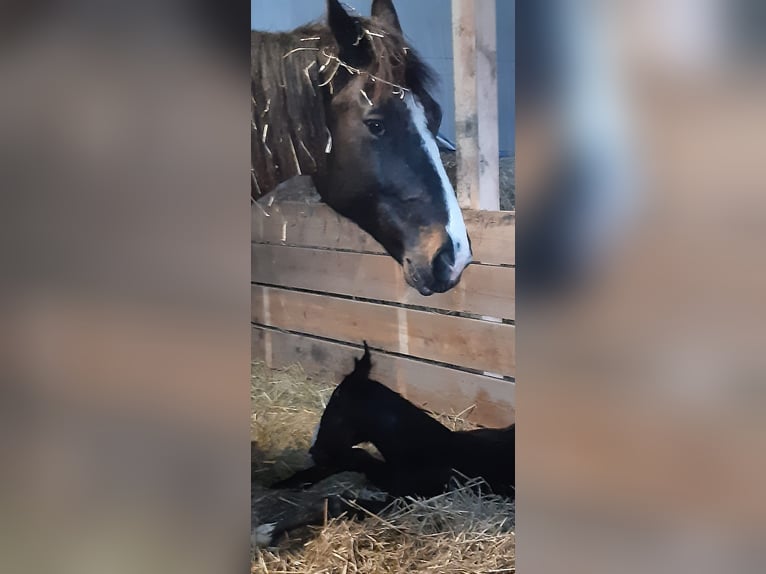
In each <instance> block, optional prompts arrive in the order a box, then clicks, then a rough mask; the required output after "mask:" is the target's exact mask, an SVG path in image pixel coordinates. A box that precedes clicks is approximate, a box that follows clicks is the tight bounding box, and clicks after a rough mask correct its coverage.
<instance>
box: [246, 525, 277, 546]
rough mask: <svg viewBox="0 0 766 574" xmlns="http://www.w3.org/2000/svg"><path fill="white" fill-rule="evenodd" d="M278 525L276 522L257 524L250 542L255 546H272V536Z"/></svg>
mask: <svg viewBox="0 0 766 574" xmlns="http://www.w3.org/2000/svg"><path fill="white" fill-rule="evenodd" d="M276 526H277V523H276V522H270V523H268V524H261V525H260V526H256V527H255V528H254V529H253V532H252V533H251V534H250V543H251V544H253V545H255V546H271V537H272V535H273V534H274V528H275V527H276Z"/></svg>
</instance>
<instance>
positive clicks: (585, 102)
mask: <svg viewBox="0 0 766 574" xmlns="http://www.w3.org/2000/svg"><path fill="white" fill-rule="evenodd" d="M516 10H517V12H516V27H517V46H516V66H517V78H516V98H517V99H516V101H517V107H516V122H517V123H516V126H517V142H516V150H517V162H518V169H517V188H518V199H517V214H518V219H517V221H518V227H517V246H518V254H517V262H518V263H517V279H518V287H517V309H518V320H517V328H518V338H517V356H518V371H517V421H518V424H519V432H518V435H517V436H518V439H517V449H518V451H517V468H518V476H517V497H518V504H517V517H518V532H519V534H518V538H517V544H518V564H519V570H520V571H521V572H554V571H568V572H645V571H652V572H690V571H695V572H715V571H731V572H734V571H736V572H758V571H762V570H763V567H764V564H765V563H766V562H764V554H763V553H764V546H763V544H762V541H763V540H766V505H765V504H764V500H765V499H764V497H763V496H762V493H761V489H762V485H763V484H764V479H765V478H766V461H765V460H764V457H763V455H762V453H763V452H764V446H765V443H764V440H766V418H764V416H763V414H764V412H766V411H764V408H765V407H766V377H765V376H764V375H765V374H766V368H765V367H766V364H765V363H764V359H763V353H762V351H761V350H762V348H763V342H764V341H766V337H765V336H764V335H766V333H765V332H764V327H763V325H764V322H763V318H764V303H765V302H764V298H763V293H764V292H766V291H764V288H765V287H766V270H765V269H764V265H763V263H762V260H763V256H762V254H761V251H762V246H763V245H764V240H765V239H766V210H765V209H764V207H766V197H764V193H763V192H764V190H765V189H766V187H765V186H764V172H763V160H764V159H766V156H764V150H766V146H765V145H764V143H766V142H764V133H766V132H764V127H766V108H765V107H764V102H766V98H765V97H764V96H766V75H764V72H765V71H766V69H764V62H766V59H765V58H764V56H766V50H765V49H764V47H765V46H766V42H765V41H764V40H765V38H764V30H766V28H765V27H764V26H763V23H764V15H765V12H766V11H764V3H763V2H753V1H716V0H707V1H695V0H668V1H665V0H663V1H662V2H653V1H651V2H598V1H591V2H588V1H584V2H578V3H573V2H557V1H543V2H534V3H531V2H530V3H522V2H517V3H516ZM758 541H760V542H758Z"/></svg>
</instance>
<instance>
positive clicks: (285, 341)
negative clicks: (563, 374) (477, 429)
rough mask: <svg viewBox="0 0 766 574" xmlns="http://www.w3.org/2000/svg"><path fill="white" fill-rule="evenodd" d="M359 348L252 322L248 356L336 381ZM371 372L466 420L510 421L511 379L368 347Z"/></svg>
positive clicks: (418, 401) (430, 406)
mask: <svg viewBox="0 0 766 574" xmlns="http://www.w3.org/2000/svg"><path fill="white" fill-rule="evenodd" d="M360 354H361V349H360V348H359V347H354V346H351V345H347V344H341V343H335V342H330V341H323V340H321V339H315V338H312V337H305V336H299V335H293V334H291V333H282V332H279V331H274V330H272V329H264V328H262V327H257V326H256V327H253V337H252V356H253V359H254V360H263V361H265V362H266V364H267V365H268V366H269V367H275V368H280V367H286V366H288V365H292V364H296V363H297V364H300V365H301V367H303V369H304V371H306V374H307V375H309V376H318V377H322V378H328V379H330V380H332V381H335V382H340V381H341V380H342V377H343V376H344V375H346V374H347V373H348V372H349V371H350V370H351V369H352V368H353V364H354V362H353V360H352V359H353V358H354V357H358V356H360ZM372 376H373V378H375V379H376V380H378V381H380V382H381V383H383V384H385V385H388V386H389V387H390V388H392V389H394V390H395V391H397V392H399V393H401V394H402V396H404V397H406V398H407V399H408V400H410V401H412V402H414V403H415V404H417V405H419V406H421V407H423V408H426V409H428V410H431V411H433V412H437V413H444V414H454V413H461V412H464V411H465V415H464V417H465V418H466V419H467V420H470V421H472V422H475V423H477V424H480V425H484V426H488V427H503V426H506V425H509V424H511V423H513V422H514V420H515V408H514V405H515V392H516V385H515V383H512V382H509V381H503V380H499V379H494V378H492V377H485V376H483V375H477V374H473V373H466V372H465V371H458V370H456V369H450V368H447V367H442V366H439V365H432V364H429V363H424V362H421V361H416V360H413V359H406V358H402V357H395V356H393V355H388V354H384V353H381V352H375V351H373V369H372Z"/></svg>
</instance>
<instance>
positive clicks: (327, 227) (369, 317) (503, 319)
mask: <svg viewBox="0 0 766 574" xmlns="http://www.w3.org/2000/svg"><path fill="white" fill-rule="evenodd" d="M464 216H465V219H466V224H467V226H468V232H469V234H470V236H471V242H472V247H473V252H474V260H475V262H474V263H473V264H472V265H470V266H469V267H468V269H466V271H465V272H464V273H463V278H462V280H461V282H460V284H459V285H458V286H457V287H456V288H454V289H453V290H451V291H450V292H448V293H443V294H438V295H432V296H430V297H424V296H422V295H420V294H418V293H417V292H416V291H415V290H413V289H411V288H410V287H408V286H407V285H406V284H405V282H404V278H403V277H402V271H401V268H400V267H399V265H397V263H396V262H395V261H394V260H393V259H391V258H390V257H389V256H388V255H385V254H384V251H383V249H382V247H381V246H380V245H379V244H378V243H377V242H376V241H375V240H374V239H372V237H370V236H369V235H367V234H365V233H364V232H362V231H361V230H360V229H359V228H358V227H356V226H355V225H354V224H353V223H351V222H350V221H347V220H345V219H343V218H342V217H340V216H339V215H337V214H335V213H334V212H333V211H332V210H331V209H330V208H328V207H327V206H325V205H322V204H307V203H299V202H276V203H274V204H273V205H272V206H271V207H268V208H267V207H265V206H263V207H261V206H260V205H256V206H254V207H253V210H252V217H253V220H252V286H251V288H252V307H251V314H252V324H253V339H252V354H253V358H254V359H255V360H259V359H260V360H264V361H265V362H266V364H267V365H269V366H273V367H280V366H286V365H289V364H293V363H300V364H301V365H302V367H303V368H304V370H305V371H306V372H307V373H308V374H310V375H320V376H330V377H332V378H333V379H334V380H337V381H338V382H339V381H340V377H342V376H343V375H344V374H346V373H348V372H349V371H350V370H351V368H352V366H353V361H352V357H354V356H359V354H360V347H361V344H362V340H363V339H366V340H367V341H368V343H369V345H370V347H372V349H373V350H374V351H376V352H374V362H375V367H374V370H373V376H374V377H376V378H377V379H378V380H380V381H381V382H383V383H385V384H387V385H389V386H391V387H392V388H394V389H395V390H397V391H398V392H400V393H401V394H402V395H404V396H405V397H407V398H408V399H410V400H411V401H413V402H415V403H417V404H420V405H422V406H424V407H426V408H428V409H431V410H433V411H437V412H455V413H457V412H461V411H464V410H465V409H469V410H468V411H467V418H469V419H471V420H474V421H476V422H478V423H480V424H484V425H487V426H502V425H505V424H508V423H510V422H512V421H513V420H514V412H515V411H514V406H513V405H514V388H515V383H514V382H513V377H514V375H515V345H514V330H515V327H514V325H513V320H514V317H515V298H514V264H515V259H514V258H515V248H514V237H515V233H514V223H515V216H514V214H513V213H511V212H497V211H471V210H466V211H464Z"/></svg>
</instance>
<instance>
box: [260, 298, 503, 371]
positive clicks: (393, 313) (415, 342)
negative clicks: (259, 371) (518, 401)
mask: <svg viewBox="0 0 766 574" xmlns="http://www.w3.org/2000/svg"><path fill="white" fill-rule="evenodd" d="M251 313H252V320H253V322H254V323H256V324H260V325H266V326H272V327H279V328H281V329H285V330H287V331H294V332H300V333H306V334H310V335H317V336H320V337H327V338H329V339H335V340H338V341H356V342H358V343H359V344H361V342H362V340H367V341H368V342H369V344H370V345H372V346H374V347H377V348H379V349H383V350H386V351H391V352H394V353H401V354H403V355H410V356H413V357H420V358H423V359H429V360H432V361H439V362H442V363H449V364H451V365H458V366H461V367H465V368H471V369H477V370H479V371H489V372H492V373H497V374H500V375H504V376H513V375H514V372H515V367H516V365H515V348H514V347H515V341H514V335H515V330H514V326H513V325H508V324H503V323H494V322H488V321H480V320H477V319H468V318H465V317H454V316H447V315H441V314H437V313H428V312H425V311H416V310H412V309H405V308H402V307H392V306H390V305H381V304H377V303H366V302H361V301H354V300H349V299H340V298H336V297H330V296H326V295H314V294H311V293H300V292H297V291H288V290H285V289H277V288H273V287H262V286H259V285H253V286H252V303H251Z"/></svg>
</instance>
